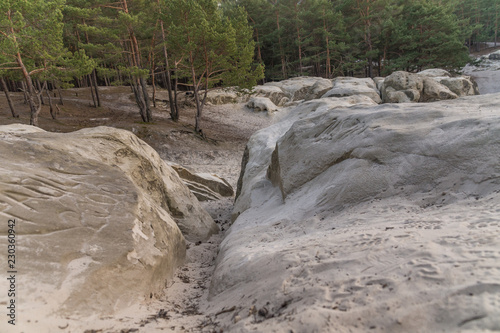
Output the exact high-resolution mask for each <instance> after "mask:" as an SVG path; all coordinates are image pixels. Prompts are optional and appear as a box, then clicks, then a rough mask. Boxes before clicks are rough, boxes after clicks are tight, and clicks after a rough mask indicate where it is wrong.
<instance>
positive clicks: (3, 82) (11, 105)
mask: <svg viewBox="0 0 500 333" xmlns="http://www.w3.org/2000/svg"><path fill="white" fill-rule="evenodd" d="M0 83H1V84H2V89H3V92H4V93H5V97H6V98H7V103H9V108H10V112H11V113H12V117H14V118H19V115H18V114H17V112H16V109H14V104H13V103H12V99H11V98H10V94H9V88H7V84H6V83H5V80H4V78H3V77H0Z"/></svg>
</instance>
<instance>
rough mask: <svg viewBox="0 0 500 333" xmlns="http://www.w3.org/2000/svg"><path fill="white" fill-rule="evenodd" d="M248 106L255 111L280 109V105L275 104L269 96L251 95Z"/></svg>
mask: <svg viewBox="0 0 500 333" xmlns="http://www.w3.org/2000/svg"><path fill="white" fill-rule="evenodd" d="M246 107H247V108H250V109H253V110H254V111H268V112H274V111H278V107H277V106H276V104H274V103H273V102H272V101H271V100H270V99H269V98H267V97H251V98H250V100H249V101H248V103H247V104H246Z"/></svg>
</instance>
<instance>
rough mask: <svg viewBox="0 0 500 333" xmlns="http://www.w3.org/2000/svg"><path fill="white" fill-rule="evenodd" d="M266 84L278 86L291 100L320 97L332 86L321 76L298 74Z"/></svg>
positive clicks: (329, 81)
mask: <svg viewBox="0 0 500 333" xmlns="http://www.w3.org/2000/svg"><path fill="white" fill-rule="evenodd" d="M266 85H268V86H276V87H279V88H280V89H281V90H282V91H284V92H285V94H286V95H287V96H288V97H289V99H290V101H291V102H293V101H300V100H312V99H316V98H320V97H321V95H323V94H324V93H325V92H326V91H327V90H328V89H329V88H331V87H332V82H331V80H328V79H324V78H321V77H312V76H300V77H294V78H291V79H288V80H283V81H279V82H268V83H266Z"/></svg>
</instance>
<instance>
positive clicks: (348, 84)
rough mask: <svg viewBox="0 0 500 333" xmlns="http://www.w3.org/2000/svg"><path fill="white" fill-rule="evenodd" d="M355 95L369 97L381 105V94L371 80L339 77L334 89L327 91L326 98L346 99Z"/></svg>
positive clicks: (334, 81)
mask: <svg viewBox="0 0 500 333" xmlns="http://www.w3.org/2000/svg"><path fill="white" fill-rule="evenodd" d="M354 95H364V96H368V97H370V98H371V99H373V101H374V102H375V103H381V102H382V100H381V98H380V93H379V91H378V89H377V86H376V84H375V82H374V81H373V80H372V79H371V78H361V79H360V78H354V77H338V78H335V79H334V80H333V88H332V89H331V90H329V91H327V92H326V93H325V94H324V95H323V96H322V98H325V97H345V96H354Z"/></svg>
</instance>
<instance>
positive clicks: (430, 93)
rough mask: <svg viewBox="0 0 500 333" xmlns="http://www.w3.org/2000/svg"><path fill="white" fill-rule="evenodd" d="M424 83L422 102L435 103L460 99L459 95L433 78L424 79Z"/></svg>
mask: <svg viewBox="0 0 500 333" xmlns="http://www.w3.org/2000/svg"><path fill="white" fill-rule="evenodd" d="M422 83H423V89H422V95H421V97H420V102H435V101H441V100H446V99H455V98H458V96H457V94H455V93H454V92H452V91H451V90H450V89H448V87H447V86H445V85H442V84H441V83H439V82H437V81H435V80H434V79H433V78H430V77H423V78H422Z"/></svg>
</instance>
